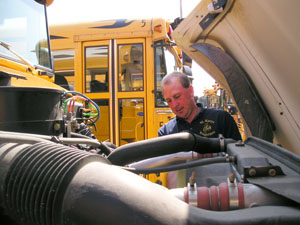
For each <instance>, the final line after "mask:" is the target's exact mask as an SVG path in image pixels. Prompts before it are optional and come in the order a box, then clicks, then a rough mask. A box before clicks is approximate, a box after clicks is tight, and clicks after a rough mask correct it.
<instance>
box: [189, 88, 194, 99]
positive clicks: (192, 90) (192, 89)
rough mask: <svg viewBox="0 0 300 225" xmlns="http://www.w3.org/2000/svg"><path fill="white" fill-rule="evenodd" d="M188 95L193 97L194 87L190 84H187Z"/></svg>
mask: <svg viewBox="0 0 300 225" xmlns="http://www.w3.org/2000/svg"><path fill="white" fill-rule="evenodd" d="M189 93H190V96H191V97H193V98H194V87H193V86H192V85H190V86H189Z"/></svg>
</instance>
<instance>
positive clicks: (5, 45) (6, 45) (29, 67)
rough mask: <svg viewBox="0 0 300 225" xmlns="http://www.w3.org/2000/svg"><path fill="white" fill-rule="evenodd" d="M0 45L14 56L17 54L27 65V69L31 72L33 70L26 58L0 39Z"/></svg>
mask: <svg viewBox="0 0 300 225" xmlns="http://www.w3.org/2000/svg"><path fill="white" fill-rule="evenodd" d="M0 45H1V46H3V47H4V48H6V49H7V50H8V51H10V52H11V53H13V54H14V55H15V56H17V57H18V58H19V59H21V61H22V62H23V63H24V64H25V65H26V66H28V69H29V70H30V72H33V71H34V70H35V68H34V67H33V66H32V65H31V64H30V63H29V62H28V61H27V60H26V59H24V58H23V57H22V56H20V55H19V54H18V53H16V52H15V51H14V50H12V49H11V46H10V45H9V44H8V43H6V42H4V41H1V40H0Z"/></svg>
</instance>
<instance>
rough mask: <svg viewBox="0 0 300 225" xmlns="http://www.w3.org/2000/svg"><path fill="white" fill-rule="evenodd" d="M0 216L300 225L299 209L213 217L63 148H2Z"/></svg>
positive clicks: (37, 220) (125, 223) (57, 222)
mask: <svg viewBox="0 0 300 225" xmlns="http://www.w3.org/2000/svg"><path fill="white" fill-rule="evenodd" d="M0 213H1V214H5V215H8V216H9V217H10V218H12V219H13V220H15V221H16V222H17V223H18V224H20V225H21V224H22V225H33V224H41V225H46V224H47V225H62V224H64V225H95V224H103V225H105V224H109V225H119V224H122V225H139V224H148V225H154V224H155V225H174V224H176V225H202V224H203V225H204V224H206V225H210V224H222V225H227V224H228V225H229V224H230V225H240V224H243V225H250V224H251V225H259V224H274V225H281V224H282V225H283V224H298V223H299V220H300V214H299V209H297V208H293V207H283V206H282V207H273V206H269V207H255V208H250V209H244V210H240V211H239V212H238V213H236V212H234V211H228V212H213V211H208V210H203V209H198V208H196V207H193V206H190V205H188V204H186V203H185V202H183V201H181V200H179V199H177V198H176V197H174V196H172V195H171V193H169V192H168V190H167V189H166V188H164V187H162V186H160V185H157V184H155V183H152V182H149V181H148V180H146V179H144V178H142V177H140V176H138V175H135V174H133V173H130V172H128V171H125V170H123V169H121V168H119V167H117V166H113V165H109V163H108V162H107V161H106V160H105V159H104V158H103V157H101V156H99V155H95V154H91V153H87V152H83V151H79V150H76V149H72V148H69V147H66V146H62V145H59V144H48V143H37V144H34V145H18V144H11V143H10V144H6V145H2V146H0Z"/></svg>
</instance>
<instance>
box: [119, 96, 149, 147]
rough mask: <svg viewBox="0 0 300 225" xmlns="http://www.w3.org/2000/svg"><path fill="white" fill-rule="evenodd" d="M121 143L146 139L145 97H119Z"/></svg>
mask: <svg viewBox="0 0 300 225" xmlns="http://www.w3.org/2000/svg"><path fill="white" fill-rule="evenodd" d="M119 112H120V114H119V116H120V118H119V121H120V144H121V145H123V144H126V143H130V142H135V141H140V140H144V139H145V126H144V99H141V98H134V99H119Z"/></svg>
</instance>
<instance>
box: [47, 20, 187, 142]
mask: <svg viewBox="0 0 300 225" xmlns="http://www.w3.org/2000/svg"><path fill="white" fill-rule="evenodd" d="M50 33H51V36H50V37H51V47H52V50H53V57H54V66H55V76H56V83H57V84H60V85H62V86H64V85H67V87H66V86H65V87H66V88H73V89H74V90H75V91H78V92H81V93H83V94H84V95H86V96H88V97H89V98H91V99H93V101H95V102H96V103H97V104H98V105H99V107H100V110H101V118H100V120H99V121H98V122H97V123H96V126H97V130H94V133H95V135H96V137H97V138H98V139H99V140H101V141H105V140H110V141H111V142H112V143H114V144H116V145H117V146H119V145H123V144H126V143H131V142H135V141H139V140H144V139H148V138H153V137H156V136H157V131H158V129H159V127H160V126H162V124H163V123H165V122H167V121H168V120H169V119H170V118H171V117H172V116H173V114H172V112H171V110H170V109H169V108H168V106H167V104H166V102H165V101H164V99H163V97H162V94H161V90H160V81H161V79H162V78H163V76H164V75H166V73H169V72H172V71H174V70H178V71H179V70H182V54H181V50H179V49H178V48H177V47H176V46H175V43H174V41H173V40H172V36H171V33H172V28H171V23H170V22H168V21H165V20H163V19H144V20H125V19H124V20H113V21H97V22H86V23H78V24H64V25H53V26H50Z"/></svg>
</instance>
